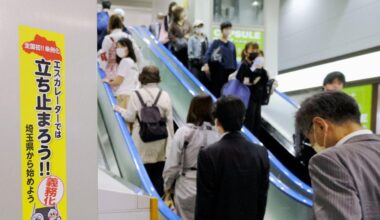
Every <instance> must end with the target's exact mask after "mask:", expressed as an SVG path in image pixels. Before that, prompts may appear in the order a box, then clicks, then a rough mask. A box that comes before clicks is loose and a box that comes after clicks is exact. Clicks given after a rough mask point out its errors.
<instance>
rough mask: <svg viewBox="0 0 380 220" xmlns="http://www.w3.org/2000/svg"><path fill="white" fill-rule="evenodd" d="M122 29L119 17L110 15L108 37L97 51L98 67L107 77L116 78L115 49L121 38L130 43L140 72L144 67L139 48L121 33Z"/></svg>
mask: <svg viewBox="0 0 380 220" xmlns="http://www.w3.org/2000/svg"><path fill="white" fill-rule="evenodd" d="M123 28H124V24H123V21H122V19H121V17H120V15H117V14H114V15H112V16H111V17H110V21H109V23H108V35H107V36H105V37H104V40H103V42H102V49H100V50H99V51H98V57H99V62H100V66H101V67H102V69H103V70H104V71H105V73H106V75H107V77H111V78H113V77H115V76H116V71H117V62H116V59H117V55H116V48H117V42H118V41H119V40H120V39H122V38H128V39H130V40H131V41H132V45H133V50H134V52H135V55H136V64H137V67H138V68H139V70H141V69H142V67H143V65H144V60H143V59H144V58H143V55H142V52H141V50H140V48H139V47H138V46H137V44H136V43H135V42H134V40H133V39H132V37H131V36H130V35H129V34H127V33H125V32H123Z"/></svg>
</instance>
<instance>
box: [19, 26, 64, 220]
mask: <svg viewBox="0 0 380 220" xmlns="http://www.w3.org/2000/svg"><path fill="white" fill-rule="evenodd" d="M64 47H65V44H64V36H63V35H62V34H59V33H54V32H50V31H46V30H41V29H37V28H32V27H28V26H23V25H22V26H19V53H20V106H21V108H20V113H21V130H20V131H21V136H20V137H21V161H22V166H21V168H22V171H21V173H22V216H23V217H22V219H32V220H41V219H44V220H47V219H49V220H63V219H67V210H66V209H67V206H66V194H67V193H66V192H67V191H66V187H67V186H66V129H65V128H66V124H65V122H66V120H65V119H66V115H65V113H66V112H65V109H66V105H65V60H64V57H65V56H64V55H65V54H64V52H65V51H64Z"/></svg>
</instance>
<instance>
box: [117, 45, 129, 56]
mask: <svg viewBox="0 0 380 220" xmlns="http://www.w3.org/2000/svg"><path fill="white" fill-rule="evenodd" d="M116 55H117V56H118V57H120V58H124V57H126V56H127V53H126V51H125V47H120V48H116Z"/></svg>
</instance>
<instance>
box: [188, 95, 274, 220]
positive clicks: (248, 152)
mask: <svg viewBox="0 0 380 220" xmlns="http://www.w3.org/2000/svg"><path fill="white" fill-rule="evenodd" d="M213 115H214V118H215V125H216V127H217V129H218V131H219V133H221V134H223V136H222V139H221V140H220V141H219V142H217V143H215V144H213V145H211V146H208V147H205V148H203V149H202V150H201V151H200V152H199V156H198V172H197V198H196V209H195V219H196V220H214V219H215V220H224V219H226V220H227V219H230V220H236V219H239V220H245V219H247V220H248V219H249V220H253V219H263V218H264V214H265V207H266V202H267V193H268V187H269V160H268V153H267V150H266V149H265V148H264V147H262V146H258V145H255V144H253V143H251V142H249V141H247V140H246V139H245V138H244V136H243V135H242V134H241V133H240V129H241V128H242V126H243V121H244V116H245V107H244V104H243V102H242V101H241V100H240V99H238V98H235V97H231V96H227V97H222V98H220V99H219V100H218V101H217V102H216V104H215V108H214V113H213Z"/></svg>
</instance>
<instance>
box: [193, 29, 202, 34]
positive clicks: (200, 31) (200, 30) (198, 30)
mask: <svg viewBox="0 0 380 220" xmlns="http://www.w3.org/2000/svg"><path fill="white" fill-rule="evenodd" d="M195 33H197V34H202V33H203V28H195Z"/></svg>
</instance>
